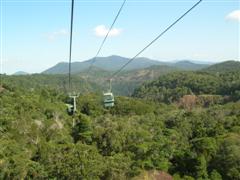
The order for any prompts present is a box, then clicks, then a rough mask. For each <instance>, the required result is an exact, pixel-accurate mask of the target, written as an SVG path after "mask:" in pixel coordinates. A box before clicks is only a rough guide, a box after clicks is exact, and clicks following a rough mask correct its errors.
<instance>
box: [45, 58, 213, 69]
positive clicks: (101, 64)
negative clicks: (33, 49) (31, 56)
mask: <svg viewBox="0 0 240 180" xmlns="http://www.w3.org/2000/svg"><path fill="white" fill-rule="evenodd" d="M92 61H93V59H90V60H86V61H83V62H73V63H72V73H73V74H76V73H80V72H84V71H86V70H87V69H88V68H89V66H90V64H91V63H92ZM128 61H129V58H125V57H121V56H115V55H114V56H108V57H97V58H96V59H94V64H93V65H94V67H95V68H100V69H102V70H105V71H116V70H118V69H119V68H121V67H122V66H123V65H124V64H125V63H127V62H128ZM209 65H210V64H198V63H193V62H191V61H189V60H181V61H178V62H163V61H157V60H152V59H149V58H144V57H140V58H136V59H135V60H134V61H132V62H131V63H130V64H128V66H126V68H125V69H124V70H125V71H129V70H138V69H144V68H148V67H151V66H169V67H173V68H176V69H179V70H200V69H203V68H206V67H208V66H209ZM42 73H43V74H67V73H68V63H67V62H61V63H58V64H56V65H55V66H53V67H51V68H49V69H47V70H45V71H43V72H42Z"/></svg>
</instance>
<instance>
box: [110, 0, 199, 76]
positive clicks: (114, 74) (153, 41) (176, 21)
mask: <svg viewBox="0 0 240 180" xmlns="http://www.w3.org/2000/svg"><path fill="white" fill-rule="evenodd" d="M202 1H203V0H199V1H198V2H197V3H196V4H194V5H193V6H192V7H191V8H190V9H189V10H188V11H186V12H185V13H184V14H183V15H182V16H180V17H179V18H178V19H177V20H175V21H174V22H173V23H172V24H171V25H170V26H168V27H167V28H166V29H165V30H164V31H163V32H162V33H161V34H159V35H158V36H157V37H156V38H155V39H153V40H152V41H151V42H150V43H149V44H148V45H147V46H145V47H144V48H143V49H142V50H141V51H139V52H138V53H137V54H136V55H135V56H134V57H133V58H131V59H130V60H129V61H128V62H127V63H125V64H124V65H123V66H122V67H121V68H120V69H118V70H117V71H116V72H114V73H113V74H112V75H111V77H110V79H112V78H114V77H115V76H116V75H117V74H118V73H120V72H121V71H122V70H123V69H124V68H125V67H126V66H127V65H128V64H130V63H131V62H132V61H133V60H134V59H136V58H137V57H138V56H139V55H140V54H142V53H143V52H144V51H145V50H146V49H147V48H149V47H150V46H151V45H152V44H153V43H155V42H156V41H157V40H158V39H159V38H160V37H162V36H163V35H164V34H165V33H166V32H167V31H169V30H170V29H171V28H172V27H173V26H174V25H176V24H177V23H178V22H179V21H180V20H181V19H182V18H184V17H185V16H186V15H187V14H188V13H190V12H191V11H192V10H193V9H194V8H195V7H197V6H198V5H199V4H200V3H201V2H202Z"/></svg>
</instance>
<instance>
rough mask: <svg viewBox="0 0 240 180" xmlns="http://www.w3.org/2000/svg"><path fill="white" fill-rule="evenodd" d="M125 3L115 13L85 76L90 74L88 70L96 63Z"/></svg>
mask: <svg viewBox="0 0 240 180" xmlns="http://www.w3.org/2000/svg"><path fill="white" fill-rule="evenodd" d="M126 1H127V0H124V1H123V3H122V5H121V7H120V9H119V10H118V13H117V15H116V17H115V18H114V20H113V23H112V24H111V26H110V28H109V30H108V32H107V34H106V36H105V37H104V39H103V41H102V43H101V45H100V47H99V49H98V51H97V53H96V55H95V56H94V58H93V59H92V61H91V64H90V66H89V68H88V71H87V74H89V72H90V70H91V68H92V66H93V64H94V63H95V61H96V58H97V57H98V55H99V54H100V52H101V50H102V48H103V46H104V44H105V42H106V40H107V38H108V36H109V34H110V32H111V30H112V29H113V27H114V25H115V23H116V21H117V19H118V17H119V15H120V14H121V12H122V9H123V7H124V5H125V4H126Z"/></svg>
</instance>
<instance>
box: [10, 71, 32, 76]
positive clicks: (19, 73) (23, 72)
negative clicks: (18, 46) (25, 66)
mask: <svg viewBox="0 0 240 180" xmlns="http://www.w3.org/2000/svg"><path fill="white" fill-rule="evenodd" d="M28 74H29V73H27V72H25V71H17V72H15V73H14V74H13V75H16V76H19V75H28Z"/></svg>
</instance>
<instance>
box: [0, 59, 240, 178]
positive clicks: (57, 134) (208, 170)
mask: <svg viewBox="0 0 240 180" xmlns="http://www.w3.org/2000/svg"><path fill="white" fill-rule="evenodd" d="M154 69H155V71H156V69H157V67H154ZM161 70H162V69H161V68H160V70H159V71H161ZM141 72H142V71H141ZM144 72H146V70H144ZM147 72H149V71H147ZM98 73H99V72H98ZM129 74H131V72H126V74H125V76H127V75H128V76H129ZM136 74H137V73H136V71H134V72H133V73H132V77H133V78H124V77H125V76H124V74H123V75H122V77H123V78H122V79H118V81H119V82H121V84H118V85H117V86H115V87H114V88H115V90H117V91H118V92H120V91H121V87H122V90H123V91H124V92H122V94H121V93H119V94H118V96H116V97H115V106H114V107H113V108H104V106H103V103H102V87H103V85H101V84H102V82H103V80H104V77H105V75H106V74H103V73H102V74H101V75H99V74H98V75H96V76H93V77H92V78H93V79H94V77H97V76H99V78H100V80H99V82H98V80H95V81H90V82H89V81H87V80H86V79H84V78H80V77H81V76H80V75H76V76H74V77H73V83H74V84H75V88H76V89H77V90H78V91H79V92H81V94H80V96H79V97H78V98H77V112H76V113H75V114H74V115H73V116H69V115H68V113H67V110H66V102H67V99H68V96H67V93H66V86H65V84H66V83H67V76H64V75H43V74H38V75H23V76H8V75H1V78H2V85H1V87H0V100H1V103H0V115H1V116H0V179H89V180H93V179H102V180H105V179H106V180H114V179H116V180H118V179H119V180H120V179H146V176H147V178H148V179H157V178H158V179H164V178H165V179H174V180H180V179H183V180H192V179H198V180H205V179H206V180H208V179H209V180H221V179H224V180H225V179H226V180H238V179H239V180H240V68H239V62H226V63H223V64H218V65H213V66H210V67H208V68H205V69H203V70H197V71H180V70H171V71H168V72H165V73H160V72H158V73H155V75H154V76H151V78H150V76H149V77H148V76H146V74H147V75H149V73H146V74H144V76H143V77H141V78H140V80H139V78H134V77H136ZM139 77H140V76H139ZM128 85H132V87H134V90H133V88H132V90H131V92H130V93H127V94H126V92H127V91H126V88H125V87H126V86H128ZM113 86H114V82H113ZM113 92H114V89H113ZM123 94H126V95H128V94H130V95H128V96H123Z"/></svg>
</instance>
